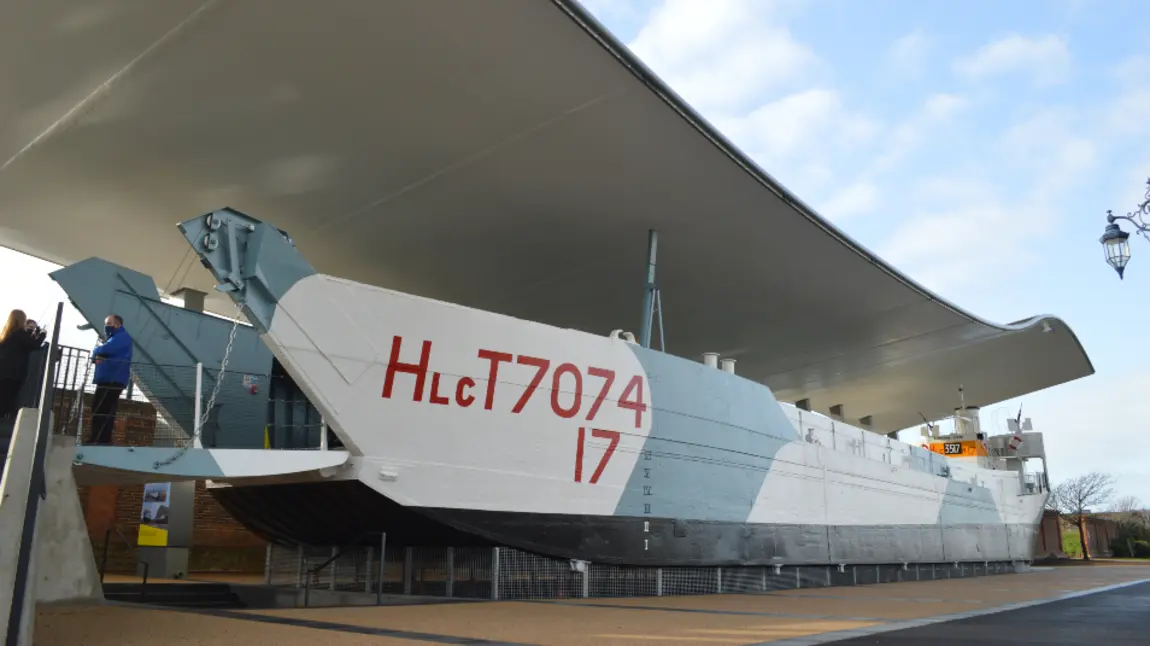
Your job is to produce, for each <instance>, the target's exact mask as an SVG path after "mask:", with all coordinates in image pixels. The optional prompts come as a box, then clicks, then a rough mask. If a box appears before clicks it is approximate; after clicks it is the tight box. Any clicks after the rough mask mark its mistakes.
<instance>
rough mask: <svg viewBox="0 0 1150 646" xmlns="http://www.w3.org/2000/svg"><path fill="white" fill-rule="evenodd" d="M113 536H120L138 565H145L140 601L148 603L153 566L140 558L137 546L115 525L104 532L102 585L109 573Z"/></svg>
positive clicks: (101, 562)
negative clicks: (149, 581)
mask: <svg viewBox="0 0 1150 646" xmlns="http://www.w3.org/2000/svg"><path fill="white" fill-rule="evenodd" d="M112 534H115V535H116V536H118V537H119V538H120V540H121V541H123V543H124V546H125V547H127V548H128V551H129V552H130V553H131V555H132V558H133V559H134V560H135V562H136V565H143V566H144V573H143V577H142V578H141V584H140V601H141V602H143V601H147V599H148V570H149V569H150V567H151V566H150V565H149V564H148V562H147V561H145V560H144V559H141V558H139V555H138V554H137V552H136V546H134V545H132V543H131V542H130V541H128V539H127V538H125V537H124V534H123V532H121V531H120V528H119V527H116V526H115V525H111V526H109V527H108V528H107V529H106V530H104V549H103V554H102V555H101V557H100V583H101V584H102V583H104V575H105V574H107V572H108V548H109V547H110V546H111V544H112Z"/></svg>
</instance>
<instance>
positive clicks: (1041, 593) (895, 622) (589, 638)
mask: <svg viewBox="0 0 1150 646" xmlns="http://www.w3.org/2000/svg"><path fill="white" fill-rule="evenodd" d="M1119 585H1125V586H1126V587H1123V588H1115V589H1112V590H1111V591H1109V592H1100V593H1096V594H1085V595H1084V596H1077V597H1074V598H1068V597H1070V596H1071V595H1082V594H1083V593H1086V592H1089V591H1091V590H1098V589H1105V588H1112V587H1114V586H1119ZM1060 598H1065V599H1064V600H1061V601H1054V602H1053V603H1044V602H1045V601H1049V600H1054V599H1060ZM1147 601H1150V568H1148V567H1145V566H1117V565H1095V566H1084V567H1053V568H1042V569H1038V570H1036V571H1034V572H1031V573H1027V574H1014V575H999V576H988V577H979V578H973V579H955V580H948V581H921V582H907V583H890V584H883V585H871V586H860V587H855V588H817V589H806V590H787V591H779V592H773V593H766V594H752V595H710V596H699V597H661V598H658V597H656V598H650V597H648V598H641V599H593V600H586V601H578V600H575V601H572V600H565V601H540V602H479V603H475V602H472V603H458V604H447V605H444V604H437V605H430V606H406V607H358V608H311V609H293V610H245V611H210V612H184V611H172V610H154V609H148V608H138V607H126V606H122V605H99V606H77V605H69V606H54V607H50V606H46V607H42V608H41V609H40V611H39V612H38V617H37V627H36V641H35V643H36V645H37V646H63V645H65V644H69V645H71V644H80V643H82V644H84V645H85V646H145V645H147V646H154V645H155V644H158V643H162V644H165V646H192V645H196V646H200V645H209V644H211V645H217V644H219V645H224V644H236V645H239V644H244V645H248V646H262V645H264V644H267V645H283V646H292V645H294V644H308V645H309V646H310V645H313V644H331V645H333V646H342V645H344V644H347V645H353V644H413V643H425V644H426V643H440V644H548V645H555V646H576V645H588V644H593V645H594V646H613V645H616V644H627V645H642V644H700V645H701V646H702V645H708V644H739V645H753V644H772V645H773V646H807V645H810V644H822V643H831V642H837V643H838V644H840V645H841V646H848V645H849V646H858V645H861V644H891V645H897V646H912V645H917V644H930V645H932V646H956V645H957V644H971V643H978V644H981V645H984V646H1000V645H1001V646H1005V645H1007V644H1021V643H1031V644H1033V643H1042V644H1062V643H1066V644H1069V643H1090V642H1093V643H1097V644H1108V645H1109V644H1124V643H1136V642H1134V641H1124V640H1130V639H1131V637H1129V635H1132V634H1135V633H1137V634H1140V635H1143V636H1142V637H1140V639H1139V641H1138V642H1137V643H1146V641H1145V637H1144V635H1145V634H1147V633H1148V632H1150V614H1148V612H1150V611H1148V610H1147V608H1150V604H1148V603H1147ZM1027 604H1031V605H1029V606H1027ZM1034 604H1041V605H1034ZM989 613H994V614H989ZM948 619H952V621H947V620H948ZM844 639H848V640H849V641H841V640H844Z"/></svg>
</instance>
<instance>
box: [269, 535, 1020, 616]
mask: <svg viewBox="0 0 1150 646" xmlns="http://www.w3.org/2000/svg"><path fill="white" fill-rule="evenodd" d="M316 561H318V562H319V565H318V566H311V565H310V564H311V563H313V562H316ZM1028 564H1029V558H1028V557H1027V558H1020V559H1014V560H999V561H973V560H972V561H957V562H956V561H950V562H945V563H926V562H923V563H881V564H866V565H863V564H823V565H795V564H785V565H784V564H780V565H755V566H722V567H718V566H677V567H657V566H623V565H608V564H601V563H592V562H587V561H577V560H569V559H559V558H552V557H549V556H543V555H540V554H535V553H531V552H526V551H523V550H518V549H514V548H510V547H479V546H475V547H439V546H435V547H432V546H423V547H419V546H402V545H389V544H388V543H387V541H386V536H383V537H381V540H380V545H353V546H344V547H338V548H337V547H307V546H287V545H274V544H273V545H270V546H269V547H268V557H267V565H266V570H265V572H266V573H265V577H266V578H265V583H267V584H268V585H273V586H280V587H290V588H296V589H299V588H304V604H305V605H308V604H311V603H314V602H315V601H314V599H311V598H309V592H308V591H309V590H319V589H327V590H329V591H335V592H353V593H354V592H358V593H362V594H370V593H372V592H374V593H375V595H376V603H377V604H379V603H381V602H382V598H383V595H391V596H429V597H448V598H457V599H494V600H515V599H522V600H529V599H575V598H605V597H644V596H681V595H704V594H732V593H734V594H746V593H755V592H767V591H771V590H782V589H793V588H818V587H826V586H844V585H862V584H868V583H884V582H893V581H926V580H932V579H951V578H962V577H974V576H986V575H993V574H1007V573H1011V572H1016V571H1019V570H1021V569H1025V567H1026V566H1027V565H1028Z"/></svg>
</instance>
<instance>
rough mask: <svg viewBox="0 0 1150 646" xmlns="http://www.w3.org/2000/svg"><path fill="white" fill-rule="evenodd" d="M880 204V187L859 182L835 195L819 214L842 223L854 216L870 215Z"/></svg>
mask: <svg viewBox="0 0 1150 646" xmlns="http://www.w3.org/2000/svg"><path fill="white" fill-rule="evenodd" d="M877 202H878V187H876V186H875V185H874V184H872V183H870V182H867V181H858V182H855V183H854V184H851V185H849V186H847V187H846V188H844V189H843V190H841V191H839V192H838V193H835V194H834V195H832V196H831V198H830V199H829V200H827V201H826V202H825V203H824V204H823V205H822V208H820V209H819V212H820V213H821V214H822V215H824V216H826V217H828V218H830V219H831V220H834V221H835V222H840V221H842V220H845V219H847V218H849V217H851V216H854V215H860V214H863V213H869V212H870V211H872V210H873V209H874V207H875V204H876V203H877Z"/></svg>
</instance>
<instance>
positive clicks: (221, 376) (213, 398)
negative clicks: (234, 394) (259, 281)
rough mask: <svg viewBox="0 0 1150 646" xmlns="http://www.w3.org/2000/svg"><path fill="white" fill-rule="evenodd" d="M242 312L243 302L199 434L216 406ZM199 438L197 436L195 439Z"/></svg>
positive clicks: (238, 307) (225, 349) (236, 315)
mask: <svg viewBox="0 0 1150 646" xmlns="http://www.w3.org/2000/svg"><path fill="white" fill-rule="evenodd" d="M243 311H244V302H243V300H240V302H239V303H238V304H237V305H236V314H235V320H234V321H232V331H231V333H229V334H228V345H227V347H225V348H224V358H223V360H221V361H220V372H219V373H218V374H217V375H216V383H215V385H213V386H212V394H211V396H210V397H208V405H207V406H205V407H204V411H203V414H202V415H201V416H200V424H199V431H198V432H199V433H202V432H203V430H204V425H206V424H207V423H208V417H209V416H210V415H211V412H212V407H213V406H215V405H216V397H217V396H219V394H220V386H222V385H223V383H224V373H225V372H226V371H227V368H228V361H229V360H230V359H231V356H232V344H234V343H235V342H236V332H238V331H239V329H240V315H241V314H243ZM198 437H199V436H198V435H197V438H198Z"/></svg>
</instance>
